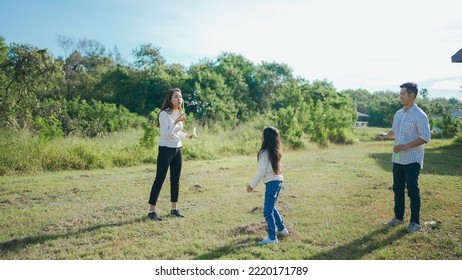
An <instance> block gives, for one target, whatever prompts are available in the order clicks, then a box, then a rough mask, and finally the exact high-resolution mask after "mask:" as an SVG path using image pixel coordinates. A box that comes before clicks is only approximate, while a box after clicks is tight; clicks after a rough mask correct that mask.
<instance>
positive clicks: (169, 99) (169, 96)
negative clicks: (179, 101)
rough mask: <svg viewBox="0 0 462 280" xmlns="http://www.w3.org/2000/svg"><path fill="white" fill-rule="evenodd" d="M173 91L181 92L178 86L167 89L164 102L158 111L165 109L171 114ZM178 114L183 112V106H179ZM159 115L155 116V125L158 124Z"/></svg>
mask: <svg viewBox="0 0 462 280" xmlns="http://www.w3.org/2000/svg"><path fill="white" fill-rule="evenodd" d="M175 92H179V93H181V89H180V88H171V89H169V90H168V93H167V95H166V96H165V99H164V102H163V103H162V107H161V108H160V112H162V111H167V113H169V114H171V113H172V111H173V105H172V96H173V94H174V93H175ZM179 110H180V114H182V113H183V108H182V106H180V108H179ZM160 112H159V115H160ZM159 115H158V116H157V125H159Z"/></svg>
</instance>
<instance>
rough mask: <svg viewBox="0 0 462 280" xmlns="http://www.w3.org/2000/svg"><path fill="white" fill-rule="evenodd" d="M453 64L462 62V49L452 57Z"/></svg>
mask: <svg viewBox="0 0 462 280" xmlns="http://www.w3.org/2000/svg"><path fill="white" fill-rule="evenodd" d="M451 59H452V62H462V49H460V50H459V51H458V52H456V54H455V55H453V56H452V57H451Z"/></svg>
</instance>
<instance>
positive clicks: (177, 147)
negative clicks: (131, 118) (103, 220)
mask: <svg viewBox="0 0 462 280" xmlns="http://www.w3.org/2000/svg"><path fill="white" fill-rule="evenodd" d="M182 103H183V96H182V95H181V90H180V89H179V88H173V89H170V90H169V92H168V94H167V96H166V97H165V100H164V103H163V105H162V109H161V112H160V113H159V118H158V124H159V126H160V138H159V154H158V155H157V170H156V178H155V180H154V183H153V184H152V187H151V194H150V196H149V201H148V203H149V212H148V218H149V219H151V220H156V221H161V220H162V218H161V217H159V216H158V215H157V213H156V203H157V198H158V197H159V193H160V190H161V188H162V184H163V183H164V180H165V177H166V175H167V171H168V168H169V167H170V196H171V202H172V210H171V211H170V215H172V216H174V217H180V218H182V217H184V216H183V215H182V214H181V213H180V211H179V210H178V209H177V203H178V195H179V190H180V175H181V167H182V163H183V157H182V153H181V147H182V143H181V138H192V134H187V133H185V132H183V131H182V130H183V123H184V122H185V121H186V117H185V114H184V112H183V109H182V107H181V104H182Z"/></svg>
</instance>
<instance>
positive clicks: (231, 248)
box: [194, 238, 258, 260]
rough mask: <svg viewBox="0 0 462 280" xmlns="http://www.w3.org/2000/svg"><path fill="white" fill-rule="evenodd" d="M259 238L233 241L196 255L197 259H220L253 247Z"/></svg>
mask: <svg viewBox="0 0 462 280" xmlns="http://www.w3.org/2000/svg"><path fill="white" fill-rule="evenodd" d="M257 241H258V239H257V238H247V239H244V240H242V241H240V242H238V243H233V244H230V245H225V246H222V247H220V248H217V249H215V250H213V251H210V252H207V253H204V254H202V255H198V256H197V257H195V258H194V259H195V260H215V259H219V258H221V257H224V256H226V255H229V254H233V253H236V252H238V251H239V250H241V249H243V248H247V247H253V246H255V244H257Z"/></svg>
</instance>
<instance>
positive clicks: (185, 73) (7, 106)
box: [0, 36, 462, 148]
mask: <svg viewBox="0 0 462 280" xmlns="http://www.w3.org/2000/svg"><path fill="white" fill-rule="evenodd" d="M58 44H59V46H60V47H61V48H62V50H63V53H64V54H65V55H64V57H54V56H53V55H52V54H50V53H49V52H48V51H47V50H46V49H39V48H37V47H35V46H32V45H29V44H16V43H12V44H10V45H7V44H6V42H5V38H3V37H1V36H0V128H7V129H18V130H30V131H34V132H35V133H37V134H38V135H40V136H41V137H43V138H44V139H51V138H56V137H66V136H69V135H75V136H82V137H95V136H99V135H104V134H107V133H112V132H116V131H121V130H125V129H127V128H129V127H141V126H143V127H145V129H146V127H147V124H150V123H152V118H153V116H152V115H153V114H152V113H153V112H154V111H155V110H156V109H158V108H159V107H160V106H161V103H162V101H163V98H164V96H165V94H166V92H167V90H168V89H169V88H172V87H180V88H181V89H182V92H183V97H184V99H185V100H186V101H187V103H186V112H187V114H188V119H189V120H192V121H193V122H195V123H197V124H201V125H204V126H211V125H213V126H218V127H222V128H223V129H232V128H234V127H236V126H238V125H242V124H245V123H247V122H248V121H251V120H253V119H254V118H256V117H257V116H258V117H261V116H264V117H265V118H267V120H268V121H267V122H268V124H272V125H276V126H277V127H278V128H279V129H280V131H281V133H282V134H283V136H284V141H286V142H287V143H288V144H290V145H291V146H292V147H294V148H296V147H298V146H300V145H302V140H301V139H302V138H303V139H308V141H312V142H316V143H318V144H319V145H321V146H322V145H326V144H327V143H329V142H333V143H351V142H352V141H353V139H354V136H353V125H354V123H355V121H356V120H357V111H359V112H362V113H365V114H368V115H369V118H368V122H369V125H370V126H381V127H389V126H391V122H392V119H393V114H394V113H395V112H396V110H397V109H398V108H400V107H401V105H400V103H399V95H398V92H390V91H386V92H374V93H369V92H368V91H367V90H363V89H357V90H344V91H341V92H339V91H337V90H336V89H335V87H334V85H333V84H332V83H331V82H328V81H326V80H313V81H309V80H307V79H305V78H302V77H295V76H294V74H293V71H292V69H291V68H290V67H289V66H288V65H286V64H282V63H276V62H261V63H259V64H255V63H252V62H251V61H249V60H248V59H246V58H245V57H243V56H242V55H239V54H235V53H222V54H221V55H220V56H218V57H217V58H216V59H214V60H208V59H204V60H201V61H200V62H198V63H194V64H192V65H191V66H189V67H185V66H183V65H180V64H169V63H167V61H166V60H165V59H164V58H163V57H162V55H161V53H160V48H158V47H155V46H153V45H152V44H143V45H141V46H139V47H138V48H136V49H135V50H134V51H133V57H134V61H133V62H132V63H127V62H126V61H124V59H123V58H122V57H121V55H120V53H119V52H118V50H117V48H114V49H113V50H111V51H108V50H106V48H105V47H104V46H103V45H102V44H101V43H99V42H97V41H95V40H87V39H81V40H74V39H70V38H66V37H63V36H60V37H59V38H58ZM400 82H404V81H397V85H398V84H399V83H400ZM427 96H428V92H427V91H426V90H425V89H423V90H421V97H420V98H419V105H420V106H421V107H422V108H423V109H424V110H425V111H426V112H427V113H428V114H429V116H430V117H431V124H432V126H438V127H439V128H440V129H441V130H442V133H443V134H444V135H445V136H448V137H452V136H454V135H455V134H456V133H457V132H458V130H459V126H460V122H459V121H458V120H456V119H455V118H454V117H452V116H451V111H453V110H454V109H457V108H462V104H461V103H460V102H459V101H458V100H457V99H455V98H452V99H450V100H446V99H433V100H430V99H429V98H428V97H427ZM154 118H155V116H154ZM149 120H151V121H149ZM148 130H149V129H148Z"/></svg>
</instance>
